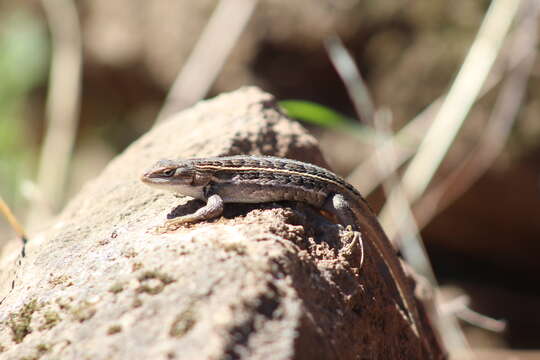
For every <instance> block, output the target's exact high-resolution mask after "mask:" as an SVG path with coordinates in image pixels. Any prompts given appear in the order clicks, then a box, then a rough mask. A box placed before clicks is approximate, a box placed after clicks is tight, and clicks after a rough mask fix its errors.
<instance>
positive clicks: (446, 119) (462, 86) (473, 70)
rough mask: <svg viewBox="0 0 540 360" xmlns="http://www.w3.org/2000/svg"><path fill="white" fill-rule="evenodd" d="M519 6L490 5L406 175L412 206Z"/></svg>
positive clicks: (385, 218) (390, 227) (501, 0)
mask: <svg viewBox="0 0 540 360" xmlns="http://www.w3.org/2000/svg"><path fill="white" fill-rule="evenodd" d="M520 3H521V2H520V1H516V0H494V1H493V2H492V3H491V6H490V8H489V9H488V11H487V13H486V16H485V17H484V20H483V22H482V25H481V26H480V30H479V31H478V34H477V36H476V39H475V41H474V43H473V45H472V47H471V49H470V51H469V53H468V54H467V57H466V58H465V61H464V63H463V66H462V67H461V69H460V71H459V73H458V75H457V77H456V79H455V81H454V83H453V84H452V87H451V88H450V91H449V93H448V95H447V96H446V98H445V100H444V101H443V103H442V105H441V108H440V110H439V112H438V114H437V116H436V118H435V120H434V121H433V124H432V125H431V127H430V128H429V130H428V132H427V134H426V136H425V138H424V140H423V141H422V143H421V144H420V147H419V149H418V152H417V154H416V156H415V157H414V158H413V160H412V161H411V163H410V165H409V166H408V168H407V170H406V171H405V174H404V176H403V189H404V191H405V192H406V194H407V196H408V198H409V200H410V201H411V202H412V203H414V202H415V201H416V200H418V198H419V197H420V196H421V195H422V194H423V193H424V191H425V189H426V187H427V186H428V184H429V183H430V182H431V180H432V178H433V175H434V174H435V171H436V170H437V169H438V167H439V165H440V164H441V162H442V160H443V158H444V157H445V156H446V153H447V151H448V150H449V148H450V145H451V144H452V142H453V141H454V139H455V137H456V135H457V132H458V131H459V129H460V127H461V125H462V124H463V121H464V120H465V118H466V116H467V115H468V113H469V110H470V109H471V107H472V105H473V103H474V102H475V101H476V99H477V97H478V95H479V93H480V90H481V88H482V86H483V84H484V82H485V80H486V78H487V75H488V73H489V71H490V69H491V67H492V65H493V63H494V61H495V58H496V56H497V54H498V53H499V52H500V49H501V47H502V44H503V40H504V38H505V37H506V35H507V33H508V31H509V29H510V25H511V23H512V20H513V19H514V17H515V15H516V13H517V10H518V8H519V4H520ZM395 196H396V195H395V194H391V195H390V197H389V199H388V202H387V204H386V206H385V207H384V208H383V210H382V211H381V222H382V223H383V226H384V228H385V229H386V230H387V232H388V233H389V234H388V235H389V236H390V237H391V238H393V237H395V236H396V234H397V233H398V232H399V230H398V228H397V227H396V225H395V224H393V223H392V219H391V216H390V214H389V210H388V209H389V206H390V205H389V203H391V202H392V201H396V198H395Z"/></svg>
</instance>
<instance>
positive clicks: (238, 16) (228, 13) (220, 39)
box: [156, 0, 258, 123]
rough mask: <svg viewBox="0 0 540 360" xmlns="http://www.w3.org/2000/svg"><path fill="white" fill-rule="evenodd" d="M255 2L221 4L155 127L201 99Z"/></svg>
mask: <svg viewBox="0 0 540 360" xmlns="http://www.w3.org/2000/svg"><path fill="white" fill-rule="evenodd" d="M257 2H258V1H257V0H221V1H219V3H218V5H217V7H216V8H215V10H214V12H213V14H212V17H211V18H210V20H209V21H208V24H207V25H206V28H205V29H204V31H203V33H202V34H201V37H200V38H199V40H198V41H197V44H196V45H195V47H194V49H193V51H192V52H191V55H190V56H189V58H188V59H187V61H186V63H185V64H184V66H183V67H182V70H181V71H180V73H179V74H178V77H177V78H176V80H175V81H174V84H173V86H172V88H171V90H170V91H169V94H168V95H167V99H166V100H165V104H164V105H163V108H162V109H161V111H160V113H159V116H158V117H157V120H156V123H159V122H161V121H163V120H164V119H165V118H167V117H168V116H169V115H171V114H174V113H175V112H177V111H180V110H182V109H185V108H186V107H188V106H191V105H193V104H194V103H196V102H197V101H198V100H200V99H202V98H203V97H204V96H205V95H206V94H207V93H208V90H209V89H210V86H211V85H212V84H213V82H214V80H215V79H216V77H217V76H218V74H219V72H220V71H221V68H222V67H223V64H224V63H225V60H226V59H227V57H228V56H229V54H230V53H231V51H232V49H233V47H234V45H235V44H236V42H237V41H238V38H239V37H240V35H241V34H242V32H243V30H244V28H245V27H246V25H247V23H248V21H249V19H250V18H251V14H252V13H253V11H254V10H255V7H256V5H257Z"/></svg>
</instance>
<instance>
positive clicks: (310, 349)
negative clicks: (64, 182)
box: [0, 88, 443, 359]
mask: <svg viewBox="0 0 540 360" xmlns="http://www.w3.org/2000/svg"><path fill="white" fill-rule="evenodd" d="M244 153H250V154H269V155H270V154H271V155H277V156H283V157H290V158H295V159H299V160H303V161H310V162H313V163H316V164H319V165H321V166H324V165H325V163H324V161H323V158H322V156H321V153H320V152H319V150H318V148H317V145H316V142H315V140H314V139H313V137H311V136H310V135H308V134H307V133H306V132H305V130H304V129H303V128H302V127H301V126H300V125H298V124H297V123H295V122H292V121H290V120H289V119H287V118H286V117H285V116H284V115H283V114H282V113H281V112H280V111H279V109H278V108H277V107H276V105H275V103H274V102H273V99H272V97H271V96H270V95H268V94H265V93H262V92H260V91H259V90H257V89H254V88H244V89H241V90H239V91H236V92H234V93H230V94H226V95H222V96H220V97H218V98H216V99H213V100H210V101H206V102H202V103H200V104H198V105H196V106H194V107H193V108H191V109H189V110H187V111H185V112H182V113H180V114H178V115H176V116H174V117H173V118H171V119H170V120H169V121H167V122H165V123H164V124H162V125H160V126H157V127H156V128H155V129H153V130H152V131H150V132H149V133H148V134H146V135H145V136H143V137H142V138H141V139H140V140H138V141H137V142H135V143H134V144H133V145H132V146H131V147H129V148H128V149H127V150H126V151H125V152H124V153H123V154H121V155H120V156H118V157H117V158H116V159H115V160H114V161H112V162H111V163H110V164H109V166H108V167H107V168H106V169H105V170H104V171H103V173H102V174H101V176H99V177H98V178H97V179H95V180H93V181H92V182H90V183H89V184H88V185H87V186H86V187H85V188H84V189H83V190H82V191H81V192H80V194H79V195H78V196H76V197H75V198H74V199H73V200H72V201H71V202H70V204H69V205H68V206H67V207H66V209H65V210H64V211H63V213H62V214H61V215H60V216H59V217H58V219H57V220H56V222H55V223H54V224H53V225H52V226H51V227H50V228H49V229H47V230H46V231H44V232H42V233H40V234H37V235H35V236H33V237H32V238H31V241H30V243H29V245H28V248H27V251H26V253H27V256H26V257H25V258H22V259H17V258H16V256H15V255H14V254H13V253H10V252H5V253H4V254H3V258H2V259H0V260H1V262H0V264H1V266H2V268H0V270H1V273H2V282H1V283H0V292H1V294H2V298H3V302H2V304H1V305H0V306H1V307H0V321H1V324H2V325H1V326H0V345H1V346H2V348H3V349H4V352H3V353H2V354H1V355H0V356H1V357H2V358H6V359H11V358H20V357H24V356H28V357H31V356H46V357H51V358H62V359H81V358H87V359H112V358H122V359H123V358H129V359H164V358H177V359H248V358H249V359H291V358H295V359H353V358H354V359H357V358H365V359H420V358H441V357H443V355H442V352H441V349H439V348H438V347H437V345H436V344H435V342H434V341H433V333H432V331H431V329H430V328H429V326H428V325H425V329H424V333H425V334H427V335H428V337H430V341H431V342H430V344H432V345H430V346H431V347H429V346H428V347H429V348H427V347H425V345H424V342H423V341H421V340H419V339H418V338H417V337H415V336H414V334H413V333H412V331H411V328H410V326H409V324H408V322H407V320H406V319H405V318H404V316H403V315H402V313H401V311H400V309H399V307H398V306H397V305H396V304H398V303H399V301H398V300H397V299H396V297H397V296H398V294H397V292H396V291H395V286H394V285H393V284H391V283H388V282H387V281H386V280H385V279H386V277H383V276H381V274H380V271H381V269H384V265H383V264H380V259H378V258H377V257H372V256H370V254H373V251H372V248H371V246H369V239H364V245H365V246H364V250H365V252H366V261H365V263H364V265H363V267H362V268H361V269H360V264H359V258H360V249H359V248H358V247H357V248H354V249H352V250H346V247H345V245H347V244H348V243H349V241H350V233H348V232H347V231H345V230H344V229H343V228H342V227H340V226H338V225H335V224H333V223H332V222H330V221H329V220H327V219H325V218H324V217H322V216H321V215H320V214H319V213H318V212H316V211H315V210H314V209H311V208H310V207H308V206H305V205H302V204H294V203H280V204H255V205H240V204H238V205H237V204H228V206H227V207H226V210H225V214H224V216H223V217H220V218H219V219H216V220H213V221H208V222H202V223H197V224H192V225H189V226H185V227H183V228H181V229H179V230H178V231H176V232H173V233H168V234H164V235H155V234H152V233H151V232H149V229H151V228H152V226H154V225H158V224H160V223H162V222H163V221H164V220H165V218H166V216H167V214H168V213H170V212H171V211H172V210H173V209H175V207H177V206H178V205H179V204H184V203H186V201H187V200H188V199H187V198H178V197H175V196H174V195H172V194H169V193H165V192H160V191H156V190H154V189H151V188H148V187H146V186H144V185H143V184H142V183H141V182H140V181H139V176H140V175H141V174H142V173H143V171H144V170H145V169H146V168H147V167H149V166H150V165H151V164H152V163H154V162H155V161H156V160H157V159H160V158H187V157H194V156H209V155H231V154H244ZM195 204H196V202H195V201H189V202H188V204H187V205H186V206H184V205H181V206H180V207H179V208H180V209H184V208H186V207H187V209H188V211H189V209H191V208H192V207H193V206H194V205H195ZM382 271H384V270H382ZM12 284H13V288H12Z"/></svg>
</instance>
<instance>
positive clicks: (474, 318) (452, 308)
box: [440, 295, 506, 333]
mask: <svg viewBox="0 0 540 360" xmlns="http://www.w3.org/2000/svg"><path fill="white" fill-rule="evenodd" d="M469 302H470V299H469V297H468V296H466V295H462V296H458V297H456V298H454V299H452V300H451V301H449V302H447V303H445V304H441V306H440V310H441V313H442V314H455V315H456V316H457V317H458V318H460V319H461V320H463V321H466V322H468V323H469V324H471V325H474V326H476V327H479V328H481V329H485V330H488V331H493V332H496V333H500V332H503V331H504V330H505V329H506V322H505V321H501V320H495V319H492V318H490V317H487V316H485V315H482V314H480V313H477V312H476V311H474V310H471V308H470V307H469Z"/></svg>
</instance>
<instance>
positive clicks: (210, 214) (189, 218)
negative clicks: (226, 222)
mask: <svg viewBox="0 0 540 360" xmlns="http://www.w3.org/2000/svg"><path fill="white" fill-rule="evenodd" d="M222 213H223V199H222V198H221V196H219V195H218V194H213V195H210V196H209V197H208V200H207V201H206V205H205V206H203V207H202V208H200V209H199V210H197V211H195V212H194V213H192V214H188V215H184V216H180V217H177V218H174V219H169V220H167V221H165V223H164V224H163V226H160V227H158V228H157V230H158V232H167V231H174V230H176V229H178V227H180V225H181V224H187V223H193V222H198V221H203V220H209V219H213V218H216V217H218V216H220V215H221V214H222Z"/></svg>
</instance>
